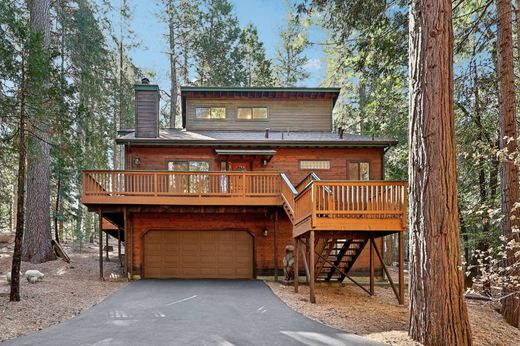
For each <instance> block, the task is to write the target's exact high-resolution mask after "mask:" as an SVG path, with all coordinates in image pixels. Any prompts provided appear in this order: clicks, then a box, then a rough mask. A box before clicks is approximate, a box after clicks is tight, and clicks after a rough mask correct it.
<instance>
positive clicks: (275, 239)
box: [274, 209, 278, 282]
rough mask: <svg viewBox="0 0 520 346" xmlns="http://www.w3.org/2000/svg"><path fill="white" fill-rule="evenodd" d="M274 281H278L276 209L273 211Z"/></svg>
mask: <svg viewBox="0 0 520 346" xmlns="http://www.w3.org/2000/svg"><path fill="white" fill-rule="evenodd" d="M274 281H276V282H277V281H278V209H275V210H274Z"/></svg>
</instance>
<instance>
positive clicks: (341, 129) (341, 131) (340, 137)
mask: <svg viewBox="0 0 520 346" xmlns="http://www.w3.org/2000/svg"><path fill="white" fill-rule="evenodd" d="M338 134H339V139H343V128H342V127H338Z"/></svg>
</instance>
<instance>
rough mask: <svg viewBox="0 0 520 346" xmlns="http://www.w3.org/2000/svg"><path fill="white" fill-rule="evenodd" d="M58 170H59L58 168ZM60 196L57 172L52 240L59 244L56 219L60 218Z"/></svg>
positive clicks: (59, 177)
mask: <svg viewBox="0 0 520 346" xmlns="http://www.w3.org/2000/svg"><path fill="white" fill-rule="evenodd" d="M58 169H60V168H58ZM60 194H61V172H58V183H57V186H56V205H55V208H54V238H55V239H56V242H57V243H58V244H59V243H60V234H59V231H58V219H60V218H61V215H60V214H59V213H60V200H61V198H60Z"/></svg>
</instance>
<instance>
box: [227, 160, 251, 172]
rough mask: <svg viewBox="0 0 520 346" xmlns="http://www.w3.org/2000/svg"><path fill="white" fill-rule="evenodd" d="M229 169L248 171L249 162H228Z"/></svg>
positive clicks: (249, 168) (249, 167)
mask: <svg viewBox="0 0 520 346" xmlns="http://www.w3.org/2000/svg"><path fill="white" fill-rule="evenodd" d="M229 170H231V171H250V170H251V162H250V161H243V162H230V167H229Z"/></svg>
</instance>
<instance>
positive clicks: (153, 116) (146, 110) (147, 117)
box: [135, 91, 159, 138]
mask: <svg viewBox="0 0 520 346" xmlns="http://www.w3.org/2000/svg"><path fill="white" fill-rule="evenodd" d="M135 107H136V112H135V137H136V138H156V137H158V136H159V93H158V92H157V91H136V93H135Z"/></svg>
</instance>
